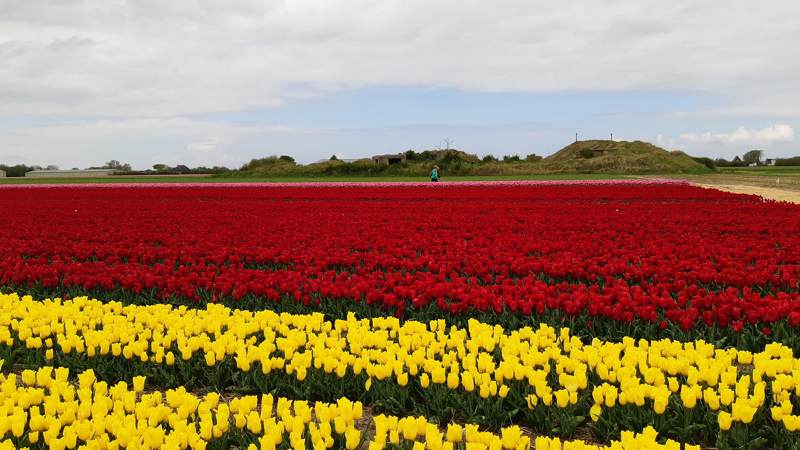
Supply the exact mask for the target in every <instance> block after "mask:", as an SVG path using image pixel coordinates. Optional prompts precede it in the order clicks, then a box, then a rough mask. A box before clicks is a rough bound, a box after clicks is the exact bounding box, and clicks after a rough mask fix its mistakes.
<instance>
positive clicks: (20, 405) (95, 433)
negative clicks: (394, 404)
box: [0, 361, 699, 450]
mask: <svg viewBox="0 0 800 450" xmlns="http://www.w3.org/2000/svg"><path fill="white" fill-rule="evenodd" d="M0 363H2V362H1V361H0ZM69 375H70V374H69V370H68V369H65V368H62V367H57V368H54V367H51V366H45V367H42V368H39V369H38V370H35V371H34V370H25V371H23V372H22V373H21V374H20V375H19V376H18V375H17V374H9V375H5V374H0V403H2V404H3V408H2V410H0V440H2V442H0V448H6V447H8V448H15V446H30V447H34V448H49V449H53V450H64V449H74V448H76V447H79V446H80V448H86V449H100V448H103V449H117V448H128V449H132V448H139V449H176V450H177V449H185V448H191V449H204V448H220V449H222V448H230V447H231V446H239V447H242V448H244V447H247V448H248V449H258V448H260V449H275V448H292V449H294V450H301V449H305V448H314V449H326V448H337V449H345V448H346V449H350V450H352V449H355V448H369V449H371V450H372V449H375V450H377V449H383V448H392V447H393V446H394V448H414V449H424V448H428V449H435V450H438V449H442V450H447V449H454V448H468V449H476V450H477V449H526V448H534V449H536V450H540V449H541V450H560V449H565V450H605V449H609V450H634V449H636V450H638V449H651V450H661V449H663V450H680V449H686V450H694V449H699V447H695V446H691V445H686V446H681V445H680V444H678V443H676V442H674V441H667V442H666V443H665V444H663V445H662V444H659V443H657V441H656V438H657V433H656V432H655V431H654V430H653V429H652V428H648V429H645V430H644V432H643V433H641V434H638V435H635V434H633V433H623V434H622V436H621V439H620V440H619V441H617V442H613V443H612V444H611V445H610V446H608V447H605V446H595V445H588V444H584V443H583V442H582V441H574V442H570V441H567V442H562V441H561V440H560V439H558V438H546V437H536V438H534V439H531V437H529V436H527V435H525V434H523V433H522V431H521V430H520V428H519V427H517V426H512V427H507V428H504V429H502V430H500V432H499V433H497V434H493V433H491V432H485V431H479V429H478V427H477V426H476V425H466V426H464V427H462V426H461V425H456V424H450V425H448V426H447V427H446V428H440V427H439V426H438V425H436V424H434V423H430V422H428V421H427V420H426V419H425V418H424V417H402V418H398V417H395V416H385V415H378V416H374V417H371V418H365V417H362V416H363V414H364V409H363V406H362V404H361V403H359V402H351V401H350V400H347V399H345V398H341V399H338V400H337V401H336V403H323V402H308V401H296V400H295V401H293V400H289V399H286V398H277V399H276V398H273V396H272V395H269V394H267V395H262V396H260V397H258V396H243V397H235V398H232V399H226V398H224V397H221V396H220V395H219V394H217V393H209V394H206V395H204V396H197V395H194V394H192V393H190V392H187V391H186V389H184V388H178V389H173V390H167V391H166V392H163V391H147V392H145V391H144V388H145V383H146V380H145V378H144V377H134V378H133V379H132V383H131V385H130V386H129V385H128V383H127V382H125V381H119V382H116V383H113V384H109V383H106V382H105V381H102V380H98V379H97V377H96V375H95V374H94V372H93V371H92V370H87V371H84V372H82V373H80V374H78V375H77V377H76V378H77V380H75V382H71V380H70V378H69ZM365 420H367V421H369V420H371V422H372V424H371V426H369V428H368V430H369V431H370V433H369V434H370V436H369V437H367V436H365V433H363V432H362V427H363V426H364V425H363V424H362V423H359V422H363V421H365Z"/></svg>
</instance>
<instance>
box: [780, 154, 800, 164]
mask: <svg viewBox="0 0 800 450" xmlns="http://www.w3.org/2000/svg"><path fill="white" fill-rule="evenodd" d="M775 165H776V166H800V156H794V157H791V158H778V159H777V160H775Z"/></svg>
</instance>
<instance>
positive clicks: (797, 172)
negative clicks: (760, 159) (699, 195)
mask: <svg viewBox="0 0 800 450" xmlns="http://www.w3.org/2000/svg"><path fill="white" fill-rule="evenodd" d="M719 172H720V173H725V174H736V175H763V176H770V177H774V176H800V166H760V167H720V168H719Z"/></svg>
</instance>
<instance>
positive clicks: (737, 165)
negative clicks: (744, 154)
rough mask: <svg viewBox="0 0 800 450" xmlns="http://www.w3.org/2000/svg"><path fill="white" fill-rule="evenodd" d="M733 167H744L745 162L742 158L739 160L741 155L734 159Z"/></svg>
mask: <svg viewBox="0 0 800 450" xmlns="http://www.w3.org/2000/svg"><path fill="white" fill-rule="evenodd" d="M731 165H732V166H734V167H739V166H743V165H744V162H743V161H742V158H739V155H736V156H734V157H733V161H731Z"/></svg>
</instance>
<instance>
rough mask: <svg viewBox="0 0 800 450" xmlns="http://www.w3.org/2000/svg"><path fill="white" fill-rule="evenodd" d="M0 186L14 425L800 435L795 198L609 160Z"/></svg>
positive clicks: (81, 437) (31, 428)
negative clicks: (531, 174)
mask: <svg viewBox="0 0 800 450" xmlns="http://www.w3.org/2000/svg"><path fill="white" fill-rule="evenodd" d="M0 208H2V211H3V217H2V226H0V243H2V249H3V251H2V255H1V256H0V292H2V295H0V359H3V360H4V361H5V362H4V365H3V367H2V371H3V375H1V376H0V377H2V379H0V385H2V387H1V388H0V391H2V396H3V399H5V400H4V401H5V402H6V403H5V404H8V402H9V401H11V402H12V404H17V405H19V404H20V403H19V402H20V401H21V400H19V398H20V396H27V397H25V400H24V402H27V404H28V405H29V406H28V407H27V408H25V410H24V411H23V410H22V409H20V411H22V412H19V411H18V412H16V413H15V412H14V411H16V410H15V409H14V408H12V407H8V408H6V410H7V413H6V414H5V415H3V414H0V432H5V439H6V441H5V442H7V443H8V444H9V445H12V446H20V447H31V448H59V449H61V448H78V447H81V446H82V445H83V446H85V447H84V448H120V447H127V448H203V447H206V446H208V447H209V448H229V447H242V448H247V447H250V448H304V447H312V446H313V447H314V448H432V449H433V448H536V449H540V448H544V449H555V448H559V449H561V448H564V449H568V448H574V449H579V448H619V449H622V448H624V449H634V448H653V449H655V448H664V449H680V448H698V447H696V446H701V447H703V448H707V447H715V448H731V449H733V448H754V449H755V448H787V449H789V448H796V445H797V442H800V434H798V433H800V395H798V393H800V359H798V357H797V356H795V353H797V352H800V206H797V205H793V204H788V203H780V202H774V201H766V200H763V199H761V198H760V197H756V196H749V195H741V194H731V193H724V192H721V191H717V190H713V189H704V188H700V187H695V186H692V185H689V184H685V183H680V182H661V181H645V182H642V181H628V182H625V181H620V182H552V183H548V182H507V183H491V182H487V183H438V184H432V183H431V184H430V185H429V184H410V183H409V184H402V183H396V184H394V183H383V184H382V183H371V184H359V183H351V184H324V183H323V184H314V183H302V184H294V185H290V184H283V185H261V184H254V185H247V184H240V185H201V184H187V185H183V184H180V185H179V184H176V185H156V186H148V185H125V186H121V185H120V186H111V185H103V186H90V185H79V186H63V187H58V186H44V187H42V186H29V187H17V186H14V187H0ZM51 368H52V369H51ZM51 370H52V372H51ZM59 370H62V371H64V372H63V373H61V374H60V372H59ZM43 371H45V372H46V373H44V374H43V373H42V372H43ZM26 377H27V379H26ZM31 377H33V378H31ZM87 377H88V378H87ZM141 377H145V378H141ZM145 379H146V381H145ZM87 380H88V381H87ZM122 382H126V383H122ZM120 383H121V384H120ZM137 383H146V387H147V388H146V389H145V391H144V392H146V393H147V394H144V393H143V392H142V390H141V389H139V388H141V386H139V385H138V384H137ZM15 386H16V387H15ZM129 386H131V387H130V388H129ZM15 389H16V390H15ZM115 389H116V390H115ZM137 389H139V390H137ZM70 390H71V391H70ZM68 392H72V393H71V394H69V393H68ZM150 392H154V393H153V394H151V393H150ZM128 393H130V394H128ZM162 393H163V396H162ZM126 396H129V397H130V398H128V397H126ZM214 396H216V397H214ZM220 396H221V398H222V399H220ZM28 397H30V398H28ZM104 398H109V399H110V400H109V402H108V403H107V404H106V403H105V400H103V399H104ZM126 398H128V400H125V399H126ZM51 400H52V404H51V405H50V406H48V402H49V401H51ZM117 401H119V402H120V405H116V402H117ZM126 401H129V402H132V403H131V404H130V405H129V406H126V405H125V402H126ZM14 402H16V403H14ZM161 402H163V403H161ZM273 403H274V404H275V405H276V406H275V408H274V411H272V408H273ZM98 405H100V406H98ZM140 405H142V406H141V408H142V414H144V415H146V416H147V417H145V418H144V419H142V417H144V416H139V415H137V414H138V412H139V408H140ZM40 406H41V407H40ZM70 408H73V409H74V411H73V410H72V409H70ZM82 408H83V409H82ZM104 408H105V409H104ZM148 408H150V409H152V410H153V411H162V413H163V417H161V416H158V417H155V416H154V415H153V414H155V413H147V412H145V411H144V410H146V409H148ZM182 408H183V409H182ZM309 408H310V410H309ZM18 409H19V408H18ZM28 409H30V411H28ZM267 409H269V411H266V410H267ZM96 410H98V411H96ZM57 411H60V414H62V415H63V414H67V415H70V414H72V415H73V416H74V417H73V416H70V417H72V418H71V419H70V420H60V421H59V420H58V419H52V417H55V416H54V412H57ZM64 411H66V412H64ZM70 411H72V412H70ZM309 411H310V412H309ZM23 412H24V417H23V415H22V414H23ZM95 412H96V413H97V414H98V417H100V416H103V417H105V418H104V419H102V420H100V419H98V420H93V417H94V416H92V414H94V413H95ZM84 413H86V414H84ZM162 413H159V414H162ZM14 414H16V416H15V415H14ZM147 414H149V415H147ZM40 418H41V419H40ZM51 419H52V420H51ZM4 420H5V422H3V421H4ZM142 420H143V422H142ZM115 421H117V422H115ZM365 423H366V425H365ZM4 424H5V425H4ZM98 424H99V425H98ZM112 424H117V425H116V426H112ZM332 424H333V425H335V426H333V427H332ZM14 427H16V428H14ZM204 427H205V428H204ZM120 430H125V432H124V433H123V432H122V431H120Z"/></svg>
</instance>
